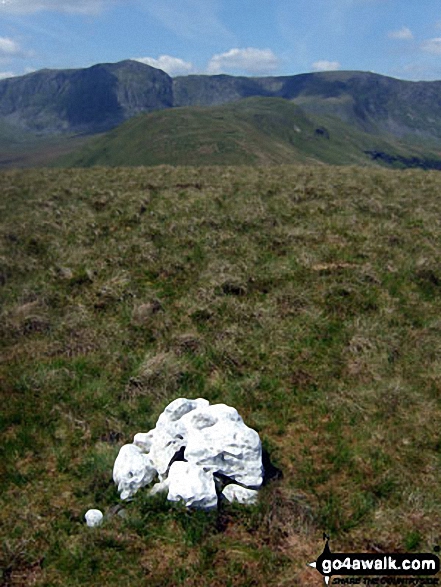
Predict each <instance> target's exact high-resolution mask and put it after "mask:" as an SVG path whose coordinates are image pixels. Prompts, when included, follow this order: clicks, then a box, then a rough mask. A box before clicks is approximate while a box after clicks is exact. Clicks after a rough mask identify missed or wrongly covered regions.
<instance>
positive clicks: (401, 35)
mask: <svg viewBox="0 0 441 587" xmlns="http://www.w3.org/2000/svg"><path fill="white" fill-rule="evenodd" d="M387 36H388V37H389V39H397V40H401V41H411V40H412V39H413V33H412V31H411V30H410V28H408V27H407V26H403V27H402V28H401V29H399V30H397V31H390V32H389V33H388V35H387Z"/></svg>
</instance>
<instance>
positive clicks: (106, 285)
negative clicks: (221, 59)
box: [0, 112, 441, 587]
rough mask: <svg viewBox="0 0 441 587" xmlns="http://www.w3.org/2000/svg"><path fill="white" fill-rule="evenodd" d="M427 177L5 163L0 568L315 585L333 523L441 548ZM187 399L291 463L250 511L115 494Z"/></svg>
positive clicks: (360, 537) (58, 574)
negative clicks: (138, 453)
mask: <svg viewBox="0 0 441 587" xmlns="http://www.w3.org/2000/svg"><path fill="white" fill-rule="evenodd" d="M176 114H178V112H177V113H174V115H176ZM302 124H303V123H302ZM301 128H302V132H306V128H307V122H306V121H305V122H304V126H302V127H301ZM267 132H268V134H271V132H272V130H271V129H268V130H267ZM440 192H441V175H440V174H439V173H437V172H430V171H429V172H423V171H421V170H412V171H410V170H404V171H391V170H385V169H380V168H369V169H368V168H362V167H355V166H351V167H335V166H325V165H322V166H315V167H313V166H310V165H305V166H301V165H297V166H278V167H259V168H257V167H237V166H235V167H199V168H197V167H185V168H184V167H171V166H158V167H149V168H146V167H139V168H109V167H106V168H93V169H66V170H65V169H39V170H25V171H22V170H11V171H3V172H1V173H0V193H1V194H2V195H3V198H2V201H1V215H0V301H1V313H0V329H1V336H0V402H1V406H2V409H1V411H0V433H1V438H0V527H1V528H2V541H1V544H0V584H1V585H2V586H3V585H4V586H5V587H18V586H19V587H25V586H26V587H31V586H32V587H84V586H87V587H132V586H137V585H139V586H144V585H148V586H149V587H207V586H210V587H211V586H213V587H226V586H229V587H250V586H255V587H260V586H261V587H288V586H299V587H300V586H302V587H303V586H308V587H309V586H312V587H320V586H322V585H323V579H322V577H321V576H320V575H319V574H318V573H317V571H316V570H314V569H312V568H310V567H308V566H307V563H309V562H311V561H313V560H315V559H316V558H317V556H318V555H319V554H321V552H322V550H323V539H322V536H323V532H327V533H328V534H330V536H331V548H332V550H333V551H334V552H342V553H345V552H346V553H349V552H361V553H377V554H378V553H397V552H400V553H406V552H409V553H420V552H433V550H434V547H435V546H436V545H441V435H440V432H441V343H440V341H441V319H440V316H441V249H440V243H441V223H440V217H441V198H440ZM177 397H190V398H196V397H205V398H207V399H208V400H209V401H210V402H212V403H226V404H229V405H232V406H234V407H236V408H237V410H238V411H239V413H240V414H241V415H242V417H243V419H244V421H245V422H246V423H247V424H248V425H249V426H251V427H252V428H254V429H256V430H257V431H258V432H259V434H260V437H261V439H262V442H263V446H264V448H265V449H266V451H267V454H268V455H269V459H270V460H271V462H272V463H273V465H274V466H275V467H276V468H278V469H279V470H280V472H281V474H279V475H278V476H277V477H274V478H272V479H269V480H268V483H267V484H266V485H265V487H264V488H263V489H262V490H261V492H260V494H259V501H258V503H257V505H255V506H250V507H243V506H237V505H236V506H234V505H229V504H223V505H222V507H221V509H220V510H219V511H218V512H217V511H215V512H208V513H206V512H198V511H193V512H191V511H186V510H185V509H184V508H183V507H181V506H180V505H179V504H170V503H168V502H166V501H164V499H162V498H155V499H153V498H148V497H146V491H140V492H138V494H137V495H136V496H135V498H134V500H133V501H132V502H130V503H121V502H120V501H119V497H118V493H117V490H116V487H115V486H114V484H113V481H112V467H113V463H114V460H115V457H116V455H117V454H118V451H119V448H120V446H121V445H123V444H124V443H127V442H131V441H132V439H133V435H134V434H135V433H136V432H140V431H144V432H145V431H148V430H150V429H151V428H152V427H153V426H154V424H155V422H156V420H157V418H158V416H159V414H160V413H161V412H162V410H163V409H164V407H165V406H166V405H167V404H168V403H169V402H170V401H172V400H173V399H175V398H177ZM118 505H120V506H122V509H123V511H118V508H117V507H116V508H115V506H118ZM95 507H97V508H100V509H101V510H103V511H104V512H105V514H106V520H105V522H104V524H103V526H101V527H100V528H93V529H92V528H88V527H86V525H85V523H84V514H85V512H86V511H87V510H88V509H89V508H95ZM377 578H378V577H377ZM378 579H379V584H386V583H387V581H381V578H378Z"/></svg>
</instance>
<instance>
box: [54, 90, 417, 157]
mask: <svg viewBox="0 0 441 587" xmlns="http://www.w3.org/2000/svg"><path fill="white" fill-rule="evenodd" d="M368 151H369V152H371V153H374V152H375V153H380V152H387V153H388V154H392V156H395V157H406V156H411V155H412V156H416V155H417V153H416V152H415V151H413V150H411V149H409V148H406V147H404V146H403V145H400V144H398V143H395V142H391V141H386V140H384V139H382V138H381V137H374V136H372V135H369V134H367V133H363V132H360V131H358V130H356V129H355V128H353V127H351V126H349V125H346V124H344V123H342V122H341V121H339V120H337V119H335V118H332V117H317V116H315V117H314V116H311V115H306V114H305V113H304V112H303V110H302V109H301V108H299V107H298V106H296V105H295V104H293V103H292V102H290V101H288V100H284V99H281V98H248V99H245V100H241V101H239V102H235V103H232V104H226V105H223V106H215V107H211V108H210V107H206V108H203V107H187V108H185V107H183V108H174V109H172V110H167V111H162V112H153V113H151V114H147V115H141V116H138V117H135V118H133V119H132V120H130V121H128V122H126V123H124V124H123V125H121V126H120V127H118V128H116V129H114V130H112V131H110V132H109V133H107V134H105V135H103V136H101V137H100V138H99V139H96V140H91V141H90V143H89V144H87V145H86V146H85V147H83V148H81V149H80V150H79V151H78V152H76V153H73V154H72V155H69V156H67V157H65V158H63V159H62V160H60V162H59V163H60V164H61V165H63V166H85V167H88V166H91V165H111V166H114V165H115V166H119V165H157V164H171V165H213V164H217V165H246V164H250V165H253V164H283V163H305V162H309V163H311V162H315V163H317V162H322V163H332V164H369V163H370V162H371V161H372V159H374V157H372V156H371V155H369V154H368V153H367V152H368ZM375 161H376V162H377V163H378V162H380V161H381V158H378V157H376V158H375Z"/></svg>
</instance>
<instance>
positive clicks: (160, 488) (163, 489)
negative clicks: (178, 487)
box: [149, 479, 169, 495]
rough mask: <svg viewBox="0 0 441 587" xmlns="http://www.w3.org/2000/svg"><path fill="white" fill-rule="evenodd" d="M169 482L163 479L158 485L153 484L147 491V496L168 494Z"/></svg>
mask: <svg viewBox="0 0 441 587" xmlns="http://www.w3.org/2000/svg"><path fill="white" fill-rule="evenodd" d="M168 486H169V481H168V479H165V480H164V481H160V482H159V483H155V484H154V485H153V487H152V488H151V489H150V491H149V495H156V494H157V493H168Z"/></svg>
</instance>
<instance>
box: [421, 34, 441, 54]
mask: <svg viewBox="0 0 441 587" xmlns="http://www.w3.org/2000/svg"><path fill="white" fill-rule="evenodd" d="M421 49H422V50H423V51H426V52H427V53H433V54H434V55H441V37H436V38H435V39H427V40H426V41H423V43H421Z"/></svg>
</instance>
